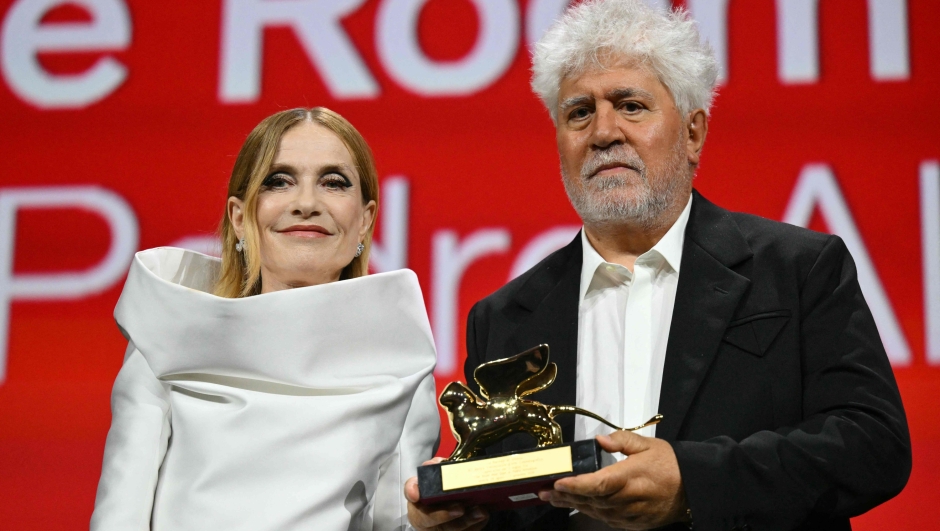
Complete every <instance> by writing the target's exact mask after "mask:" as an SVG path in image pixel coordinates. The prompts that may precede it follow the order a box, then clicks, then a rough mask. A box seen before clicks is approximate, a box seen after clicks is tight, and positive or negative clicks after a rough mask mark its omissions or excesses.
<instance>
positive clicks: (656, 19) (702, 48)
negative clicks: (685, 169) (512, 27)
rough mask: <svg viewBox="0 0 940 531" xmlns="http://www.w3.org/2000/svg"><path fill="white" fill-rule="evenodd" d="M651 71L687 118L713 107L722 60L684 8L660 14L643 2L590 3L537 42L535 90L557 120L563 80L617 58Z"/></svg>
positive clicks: (571, 12)
mask: <svg viewBox="0 0 940 531" xmlns="http://www.w3.org/2000/svg"><path fill="white" fill-rule="evenodd" d="M620 59H623V60H629V61H637V62H639V63H640V64H643V65H645V66H647V67H648V68H650V69H651V70H652V72H653V73H654V74H655V75H656V76H657V77H658V78H659V80H660V82H662V84H663V85H665V87H666V88H667V89H669V92H670V93H672V97H673V99H674V101H675V105H676V108H677V109H678V110H679V112H680V113H681V114H682V115H683V116H686V115H688V114H689V113H690V112H692V111H693V110H695V109H704V110H705V112H706V113H708V112H709V109H710V108H711V104H712V100H713V99H714V96H715V81H716V79H717V78H718V61H717V59H716V58H715V54H714V52H713V51H712V49H711V46H709V45H708V43H705V42H703V41H702V40H701V39H700V37H699V33H698V29H697V27H696V24H695V21H693V20H692V19H691V18H690V17H689V15H688V13H687V12H686V11H685V10H684V9H676V10H674V11H663V10H658V9H656V8H654V7H651V6H649V5H648V4H646V3H645V2H644V1H643V0H586V1H585V2H583V3H581V4H578V5H576V6H572V7H571V8H569V9H568V10H567V11H566V12H565V14H564V16H563V17H562V18H561V19H560V20H558V21H557V22H555V24H554V25H552V27H551V28H550V29H549V30H548V31H547V32H546V33H545V35H544V36H543V37H542V38H541V39H539V41H538V42H537V43H536V44H535V47H534V50H533V54H532V73H533V75H532V90H534V91H535V93H536V94H538V96H539V97H540V98H541V99H542V102H543V103H544V104H545V106H546V107H547V108H548V112H549V114H551V116H552V120H555V119H557V116H556V114H557V112H558V91H559V87H560V85H561V81H562V80H563V79H564V78H565V77H567V76H569V75H572V74H579V73H582V72H584V71H586V70H588V69H591V68H603V67H605V66H610V61H611V60H614V61H617V60H620Z"/></svg>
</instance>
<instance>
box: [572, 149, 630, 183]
mask: <svg viewBox="0 0 940 531" xmlns="http://www.w3.org/2000/svg"><path fill="white" fill-rule="evenodd" d="M604 166H625V167H627V168H630V169H632V170H634V171H636V172H637V173H639V174H640V176H641V177H643V178H645V176H646V164H644V163H643V160H642V159H641V158H640V157H639V156H638V155H637V154H636V153H634V152H633V151H631V150H629V149H627V148H626V146H623V145H615V146H612V147H609V148H607V149H605V150H603V151H595V152H593V153H591V155H590V156H589V157H588V158H587V159H586V160H585V161H584V164H583V165H582V166H581V179H583V180H587V179H590V178H591V177H593V176H594V174H595V173H597V172H598V171H600V170H601V169H602V168H603V167H604Z"/></svg>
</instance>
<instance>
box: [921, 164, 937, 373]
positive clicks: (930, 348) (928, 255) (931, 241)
mask: <svg viewBox="0 0 940 531" xmlns="http://www.w3.org/2000/svg"><path fill="white" fill-rule="evenodd" d="M920 230H921V232H920V237H921V242H922V245H923V247H922V249H921V252H922V253H923V255H924V329H925V332H926V341H925V345H926V348H925V350H926V352H927V363H929V364H930V365H940V164H938V162H937V161H935V160H933V161H927V162H924V163H923V164H921V166H920Z"/></svg>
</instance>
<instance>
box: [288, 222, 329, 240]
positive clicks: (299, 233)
mask: <svg viewBox="0 0 940 531" xmlns="http://www.w3.org/2000/svg"><path fill="white" fill-rule="evenodd" d="M278 232H279V233H281V234H283V235H285V236H295V237H298V238H325V237H327V236H332V235H333V234H332V233H331V232H330V231H328V230H326V229H325V228H323V227H321V226H319V225H293V226H291V227H287V228H285V229H281V230H279V231H278Z"/></svg>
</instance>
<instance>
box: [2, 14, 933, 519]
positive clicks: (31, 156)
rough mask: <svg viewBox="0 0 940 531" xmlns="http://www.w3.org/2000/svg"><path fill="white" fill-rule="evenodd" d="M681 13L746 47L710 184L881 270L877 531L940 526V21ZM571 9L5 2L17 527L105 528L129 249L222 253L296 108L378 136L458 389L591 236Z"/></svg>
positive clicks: (5, 238) (730, 81) (400, 221)
mask: <svg viewBox="0 0 940 531" xmlns="http://www.w3.org/2000/svg"><path fill="white" fill-rule="evenodd" d="M675 3H676V4H677V5H687V7H689V8H690V9H692V10H693V11H694V14H695V16H696V18H698V19H699V20H700V21H701V22H702V25H703V30H704V31H705V33H707V34H708V35H709V38H710V40H712V42H713V43H714V44H715V45H716V47H717V48H719V50H721V49H726V55H725V60H724V65H725V82H724V85H723V87H722V88H721V91H720V96H719V98H718V100H717V102H716V106H715V108H714V109H713V114H712V118H711V128H710V131H711V134H710V135H709V138H708V142H707V145H706V149H705V155H704V162H703V165H702V168H701V171H700V173H699V176H698V177H697V180H696V186H697V188H698V189H699V190H700V191H702V193H704V194H705V195H706V196H707V197H709V198H710V199H711V200H713V201H715V202H717V203H718V204H721V205H723V206H725V207H728V208H731V209H735V210H743V211H748V212H752V213H755V214H759V215H762V216H766V217H769V218H774V219H786V220H788V221H791V222H795V223H802V224H804V225H809V226H810V227H812V228H815V229H817V230H824V231H831V232H836V233H839V234H840V235H842V236H843V237H844V238H845V239H846V241H847V242H849V244H850V247H851V248H852V251H853V255H854V256H855V257H856V260H857V261H858V262H859V267H860V271H862V274H863V275H864V276H865V278H864V279H863V289H864V290H865V293H866V296H867V297H868V299H869V302H870V304H871V306H872V307H873V310H874V311H875V313H876V314H877V315H878V319H879V323H878V324H879V329H880V330H881V332H882V336H883V338H884V339H885V342H886V345H887V346H888V349H889V352H890V355H891V358H892V362H893V365H894V367H895V374H896V375H897V378H898V381H899V384H900V387H901V393H902V395H903V398H904V403H905V406H906V409H907V414H908V417H909V422H910V428H911V435H912V439H913V446H914V471H913V474H912V476H911V480H910V483H909V484H908V486H907V488H906V489H905V491H904V492H903V493H902V494H901V495H900V496H899V497H898V498H896V499H894V500H892V501H890V502H888V503H887V504H885V505H883V506H881V507H879V508H877V509H875V510H874V511H872V512H870V513H869V514H866V515H864V516H862V517H859V518H857V519H855V521H854V522H853V523H854V524H855V526H856V528H858V529H880V528H895V527H898V528H900V527H905V526H906V527H910V528H918V529H925V528H931V527H934V526H937V524H935V523H934V520H935V518H934V516H933V514H932V509H933V507H932V503H930V502H935V500H936V495H935V494H934V491H933V489H932V486H933V484H934V483H935V482H936V481H937V480H938V479H940V427H938V424H937V422H936V421H935V419H936V416H935V411H936V409H937V407H938V406H940V402H938V399H937V396H938V393H940V171H938V169H937V168H938V167H937V164H936V161H937V159H940V129H938V128H937V126H936V124H937V123H940V105H938V104H937V102H936V96H937V94H940V92H938V89H940V86H938V85H940V64H938V60H937V58H938V57H940V34H938V33H937V32H936V30H935V28H936V26H937V24H938V23H940V3H937V2H935V1H933V0H908V1H905V0H878V1H869V2H865V1H862V0H821V1H818V2H817V1H816V0H800V1H792V0H778V1H774V0H752V1H747V2H745V1H743V0H734V1H730V2H728V1H727V0H686V1H677V2H675ZM817 3H818V6H817ZM321 4H323V5H321ZM563 4H565V1H564V0H521V1H518V2H517V1H515V0H490V1H486V2H484V1H483V0H478V1H471V0H427V1H418V0H416V1H407V0H406V1H401V0H343V1H336V2H319V3H318V2H314V1H310V0H211V1H208V0H207V1H202V2H185V1H177V2H170V1H162V2H152V1H150V2H148V1H144V0H126V1H125V0H81V1H78V0H75V1H73V2H71V3H69V2H57V1H55V0H48V1H47V0H18V1H16V2H11V1H9V0H3V1H0V17H2V24H3V26H2V29H0V32H2V35H0V37H2V42H0V56H2V73H0V76H2V78H3V82H2V83H0V116H2V119H0V138H2V144H3V147H2V154H3V158H2V160H3V163H2V166H0V372H2V373H3V375H4V376H3V378H4V379H3V381H2V383H0V526H2V528H3V529H14V530H16V529H81V528H84V527H85V526H87V522H88V519H89V516H90V514H91V510H92V506H93V502H94V496H95V488H96V484H97V479H98V473H99V471H100V466H101V457H102V450H103V447H104V440H105V435H106V433H107V430H108V426H109V422H110V412H109V403H108V402H109V393H110V389H111V384H112V382H113V379H114V377H115V375H116V374H117V371H118V369H119V367H120V365H121V360H122V355H123V352H124V344H125V342H124V340H123V338H122V337H121V335H120V334H119V333H118V330H117V328H116V327H115V325H114V323H113V320H112V317H111V312H112V309H113V307H114V304H115V302H116V300H117V297H118V295H119V294H120V291H121V287H122V284H123V271H124V270H126V267H127V264H128V261H129V259H130V253H131V252H133V251H134V250H136V249H143V248H149V247H155V246H161V245H170V244H177V245H181V244H185V245H190V246H194V247H199V248H205V247H206V246H207V245H209V244H211V241H212V240H211V238H212V233H213V231H214V229H215V227H216V225H217V223H218V220H219V217H220V216H221V214H222V211H223V204H224V200H225V187H226V182H227V178H228V173H229V171H230V169H231V166H232V163H233V161H234V157H235V154H236V153H237V151H238V148H239V147H240V144H241V142H242V140H243V139H244V137H245V135H246V134H247V133H248V131H249V130H251V128H252V127H253V126H254V125H255V124H256V123H257V122H258V121H259V120H260V119H261V118H263V117H265V116H267V115H269V114H271V113H273V112H275V111H278V110H281V109H285V108H290V107H296V106H315V105H325V106H328V107H331V108H333V109H335V110H337V111H338V112H340V113H341V114H343V115H344V116H346V117H347V118H348V119H349V120H350V121H351V122H352V123H353V124H355V125H356V127H357V128H359V130H360V131H361V132H362V133H363V134H364V136H365V137H366V138H367V139H368V141H369V143H370V144H371V146H372V148H373V150H374V151H375V155H376V158H377V161H378V166H379V171H380V176H381V179H382V186H383V193H384V194H385V195H384V200H385V202H384V203H383V205H382V207H383V216H384V217H382V218H381V219H380V224H379V227H378V229H377V247H378V249H379V251H378V252H379V253H380V256H379V260H374V262H373V265H374V266H375V268H376V269H387V268H390V267H398V266H402V265H406V266H407V267H410V268H411V269H413V270H415V271H416V272H417V274H418V276H419V278H420V280H421V283H422V286H423V289H424V291H425V299H426V302H427V304H428V309H429V311H430V312H431V316H432V323H433V327H434V330H435V335H436V339H437V341H438V346H439V348H440V351H441V352H440V358H441V370H439V374H438V377H439V378H438V379H439V382H447V381H450V380H452V379H455V378H459V377H461V376H460V371H459V368H460V367H461V366H462V362H463V356H464V355H465V353H464V350H463V335H464V328H463V326H464V324H463V321H464V318H465V316H466V313H467V311H468V310H469V308H470V306H471V305H472V304H473V303H474V302H475V301H477V300H479V299H480V298H482V297H484V296H486V295H487V294H489V293H490V292H492V291H493V290H495V289H496V288H498V287H499V286H500V285H502V284H503V283H504V282H505V281H506V280H507V279H508V278H509V276H510V274H511V272H512V271H513V270H514V268H521V267H524V265H525V264H527V263H531V260H532V259H534V258H538V257H540V256H542V255H544V254H545V252H547V250H549V249H550V248H552V247H553V246H558V245H559V244H560V242H561V241H562V240H563V239H564V238H565V237H567V236H568V235H569V234H572V230H573V229H572V228H573V227H574V228H576V227H577V223H578V219H577V217H576V215H575V213H574V212H573V211H572V209H571V208H570V206H569V204H568V201H567V199H566V197H565V194H564V191H563V189H562V186H561V183H560V182H559V176H558V161H557V154H556V152H555V147H554V141H553V133H554V131H553V128H552V124H551V122H550V120H549V118H548V117H547V114H546V113H545V111H544V110H543V108H542V107H541V104H540V103H539V101H538V100H537V99H536V97H535V96H533V95H532V94H531V92H530V90H529V88H528V79H529V67H530V64H529V59H528V53H527V51H526V46H527V42H528V39H530V35H534V34H537V33H538V31H539V28H540V27H542V24H540V23H539V20H546V16H547V17H548V18H549V19H550V18H551V16H550V15H552V14H553V13H556V12H557V11H558V9H559V8H560V7H561V6H562V5H563ZM324 5H325V6H326V7H324ZM546 13H547V14H548V15H545V14H546ZM262 45H263V46H262ZM252 51H254V52H257V53H258V55H257V58H256V59H253V58H252V57H251V52H252ZM226 54H228V55H226ZM226 57H228V58H226ZM252 72H257V73H258V75H257V78H256V81H255V78H253V77H252ZM451 368H453V369H451ZM445 431H446V430H445ZM452 447H453V439H452V438H451V437H450V434H449V433H445V434H444V439H443V443H442V448H441V453H442V454H446V453H448V452H449V451H450V450H451V449H452Z"/></svg>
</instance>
